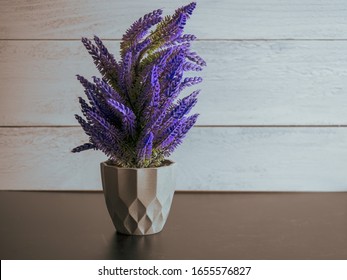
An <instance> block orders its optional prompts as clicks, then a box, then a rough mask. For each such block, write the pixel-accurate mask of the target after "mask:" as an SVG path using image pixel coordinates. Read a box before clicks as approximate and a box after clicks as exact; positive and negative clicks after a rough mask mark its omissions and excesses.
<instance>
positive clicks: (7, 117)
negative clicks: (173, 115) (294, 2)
mask: <svg viewBox="0 0 347 280" xmlns="http://www.w3.org/2000/svg"><path fill="white" fill-rule="evenodd" d="M105 43H106V45H107V46H108V47H109V48H110V49H111V50H114V52H115V53H118V42H114V41H107V42H105ZM195 49H196V50H197V51H198V52H199V53H200V54H201V55H202V56H203V57H204V58H205V59H206V61H207V64H208V66H207V67H206V68H205V70H204V71H203V72H202V73H201V74H202V76H203V77H204V82H203V83H202V84H200V85H197V86H196V88H201V89H202V93H201V95H200V99H199V102H198V105H197V107H196V111H198V112H199V113H201V116H200V118H199V121H198V124H199V125H274V124H275V125H276V124H277V125H288V124H289V125H292V124H295V125H329V124H346V121H347V110H346V108H347V41H305V42H303V41H261V42H249V41H248V42H244V41H243V42H225V41H216V42H212V41H211V42H196V43H195ZM77 73H78V74H81V75H84V76H85V77H91V76H92V75H98V72H97V70H96V69H95V67H94V65H93V63H92V60H91V58H90V57H89V54H88V53H87V52H86V51H85V50H84V48H83V46H82V44H81V43H80V42H78V41H73V42H71V41H70V42H69V41H58V42H55V41H45V42H42V41H1V42H0V75H1V77H2V79H1V83H0V125H48V126H49V125H74V124H76V122H75V119H74V117H73V114H74V113H76V112H78V111H79V108H78V102H77V96H80V95H81V96H83V90H82V87H81V86H80V84H79V83H78V81H77V80H76V79H75V74H77Z"/></svg>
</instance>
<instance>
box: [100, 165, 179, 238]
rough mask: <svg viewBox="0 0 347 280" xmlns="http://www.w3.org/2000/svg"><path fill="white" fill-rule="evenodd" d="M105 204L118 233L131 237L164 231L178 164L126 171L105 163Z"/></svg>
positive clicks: (102, 173)
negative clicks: (175, 165)
mask: <svg viewBox="0 0 347 280" xmlns="http://www.w3.org/2000/svg"><path fill="white" fill-rule="evenodd" d="M100 166H101V178H102V187H103V190H104V196H105V201H106V205H107V209H108V212H109V214H110V216H111V219H112V221H113V224H114V226H115V228H116V230H117V231H118V232H120V233H123V234H128V235H148V234H154V233H158V232H160V231H161V230H162V229H163V227H164V224H165V222H166V219H167V217H168V215H169V211H170V208H171V203H172V198H173V195H174V192H175V180H174V162H172V161H170V160H166V161H165V162H164V165H163V166H161V167H157V168H123V167H117V166H114V165H110V164H108V163H107V162H102V163H101V164H100Z"/></svg>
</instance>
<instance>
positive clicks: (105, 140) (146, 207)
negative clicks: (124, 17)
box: [72, 2, 206, 235]
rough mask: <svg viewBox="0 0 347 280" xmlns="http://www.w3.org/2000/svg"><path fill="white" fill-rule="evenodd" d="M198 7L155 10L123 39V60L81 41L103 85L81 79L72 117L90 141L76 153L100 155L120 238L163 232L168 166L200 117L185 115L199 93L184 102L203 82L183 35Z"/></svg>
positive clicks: (170, 182)
mask: <svg viewBox="0 0 347 280" xmlns="http://www.w3.org/2000/svg"><path fill="white" fill-rule="evenodd" d="M195 6H196V3H194V2H192V3H190V4H189V5H187V6H183V7H181V8H178V9H177V10H176V11H175V12H174V14H173V15H171V16H166V17H164V18H163V17H162V10H160V9H159V10H155V11H153V12H151V13H148V14H146V15H145V16H143V17H142V18H140V19H139V20H137V21H135V22H134V23H133V24H132V25H131V26H130V28H129V29H128V30H127V31H126V33H125V34H124V35H123V37H122V41H121V43H120V47H121V50H120V58H121V59H120V60H118V61H117V60H116V58H115V57H114V56H113V55H112V54H111V53H109V51H108V50H107V48H106V47H105V45H104V44H103V43H102V41H101V40H100V39H99V38H98V37H96V36H94V42H92V41H90V40H89V39H87V38H82V43H83V45H84V46H85V48H86V49H87V51H88V52H89V54H90V55H91V56H92V58H93V61H94V63H95V65H96V67H97V69H98V70H99V71H100V73H101V75H102V78H97V77H93V82H90V81H88V80H87V79H85V78H84V77H82V76H80V75H77V79H78V80H79V81H80V83H81V84H82V86H83V87H84V92H85V95H86V96H87V100H85V99H83V98H82V97H79V103H80V106H81V111H82V113H83V116H84V118H83V117H81V116H79V115H75V117H76V119H77V121H78V122H79V124H80V125H81V127H82V128H83V130H84V132H85V133H86V134H87V135H88V136H89V142H88V143H85V144H83V145H80V146H78V147H76V148H74V149H73V150H72V152H74V153H76V152H81V151H85V150H89V149H94V150H101V151H102V152H104V153H105V154H106V155H107V156H108V158H109V160H108V161H106V162H102V163H101V176H102V186H103V191H104V195H105V200H106V205H107V208H108V211H109V214H110V216H111V218H112V221H113V223H114V225H115V227H116V230H117V231H118V232H121V233H124V234H134V235H146V234H153V233H157V232H159V231H161V230H162V228H163V226H164V224H165V222H166V219H167V216H168V213H169V210H170V207H171V202H172V198H173V194H174V190H175V184H174V175H173V166H174V162H172V161H170V160H169V159H167V158H168V157H169V156H170V154H171V153H172V152H173V151H174V150H175V148H176V147H177V146H178V145H180V144H181V142H182V139H183V138H184V137H185V135H186V134H187V132H188V131H189V130H190V128H191V127H193V125H194V123H195V122H196V120H197V117H198V114H193V115H190V116H187V114H188V113H189V112H190V110H191V109H192V107H193V106H194V105H195V104H196V102H197V96H198V94H199V91H194V92H192V93H191V94H189V95H187V96H185V97H184V98H182V99H178V95H179V94H180V93H181V92H182V90H184V89H185V88H187V87H190V86H192V85H195V84H197V83H200V82H201V81H202V79H201V77H194V76H190V77H184V76H183V75H184V73H185V72H186V71H200V70H202V68H203V66H205V65H206V63H205V61H204V60H203V59H202V58H201V57H199V56H198V55H197V54H196V53H195V52H192V51H191V49H190V44H191V41H193V40H195V39H196V37H195V36H194V35H190V34H183V29H184V26H185V24H186V20H187V19H188V18H189V17H190V16H191V15H192V12H193V10H194V9H195Z"/></svg>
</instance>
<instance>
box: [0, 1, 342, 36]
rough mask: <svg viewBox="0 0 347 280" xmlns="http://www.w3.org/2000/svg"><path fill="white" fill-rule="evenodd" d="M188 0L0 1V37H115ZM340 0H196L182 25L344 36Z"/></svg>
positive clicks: (219, 31)
mask: <svg viewBox="0 0 347 280" xmlns="http://www.w3.org/2000/svg"><path fill="white" fill-rule="evenodd" d="M188 2H189V1H183V0H178V1H168V0H165V1H160V3H158V2H157V1H154V0H150V1H141V0H136V1H107V0H101V1H97V2H95V1H92V0H83V1H82V0H79V1H77V0H76V1H68V0H61V1H44V0H34V1H25V0H3V1H1V10H2V13H1V18H0V38H2V39H76V38H80V37H81V36H90V35H93V34H97V35H99V36H100V37H103V38H121V35H122V34H123V33H124V31H125V30H126V29H127V28H128V27H129V26H130V25H131V24H132V23H133V22H134V21H135V20H137V19H138V18H139V17H141V16H143V15H144V14H145V13H148V12H150V11H152V10H154V9H158V8H163V9H164V11H165V14H171V13H172V12H173V11H174V9H175V8H177V7H179V6H181V5H184V4H187V3H188ZM346 9H347V3H346V1H344V0H331V1H320V0H306V1H301V0H284V1H277V0H263V1H253V0H221V1H218V2H215V1H208V0H200V1H198V7H197V9H196V11H195V14H194V19H193V20H192V21H191V22H190V23H189V25H188V26H187V31H188V32H192V33H194V34H196V35H197V36H198V37H199V38H202V39H216V38H217V39H230V38H237V39H245V38H246V39H248V38H251V39H254V38H258V39H263V38H270V39H271V38H279V39H280V38H281V39H283V38H285V39H286V38H296V39H303V38H304V39H305V38H310V39H312V38H330V39H339V38H343V39H345V38H347V30H346V25H347V17H346Z"/></svg>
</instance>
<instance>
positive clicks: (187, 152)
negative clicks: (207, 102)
mask: <svg viewBox="0 0 347 280" xmlns="http://www.w3.org/2000/svg"><path fill="white" fill-rule="evenodd" d="M86 139H87V137H86V136H85V135H83V133H82V131H81V129H80V128H1V129H0V154H1V158H0V177H1V184H0V188H1V189H26V190H30V189H47V190H76V189H79V190H94V189H100V186H101V182H100V178H99V177H100V175H99V162H101V161H103V160H105V159H106V157H105V156H103V155H102V154H101V153H100V152H95V151H88V152H83V153H80V154H71V153H70V152H69V151H70V149H71V148H73V147H74V146H76V145H78V144H80V143H83V141H85V140H86ZM172 159H173V160H175V161H176V162H177V163H178V164H177V189H179V190H242V191H245V190H247V191H347V172H346V168H345V167H346V162H347V129H345V128H228V129H227V128H194V129H193V130H192V131H191V133H190V134H189V136H188V137H187V138H186V141H185V142H184V143H183V144H182V145H181V147H179V148H178V149H177V151H176V153H175V154H174V156H173V157H172Z"/></svg>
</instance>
